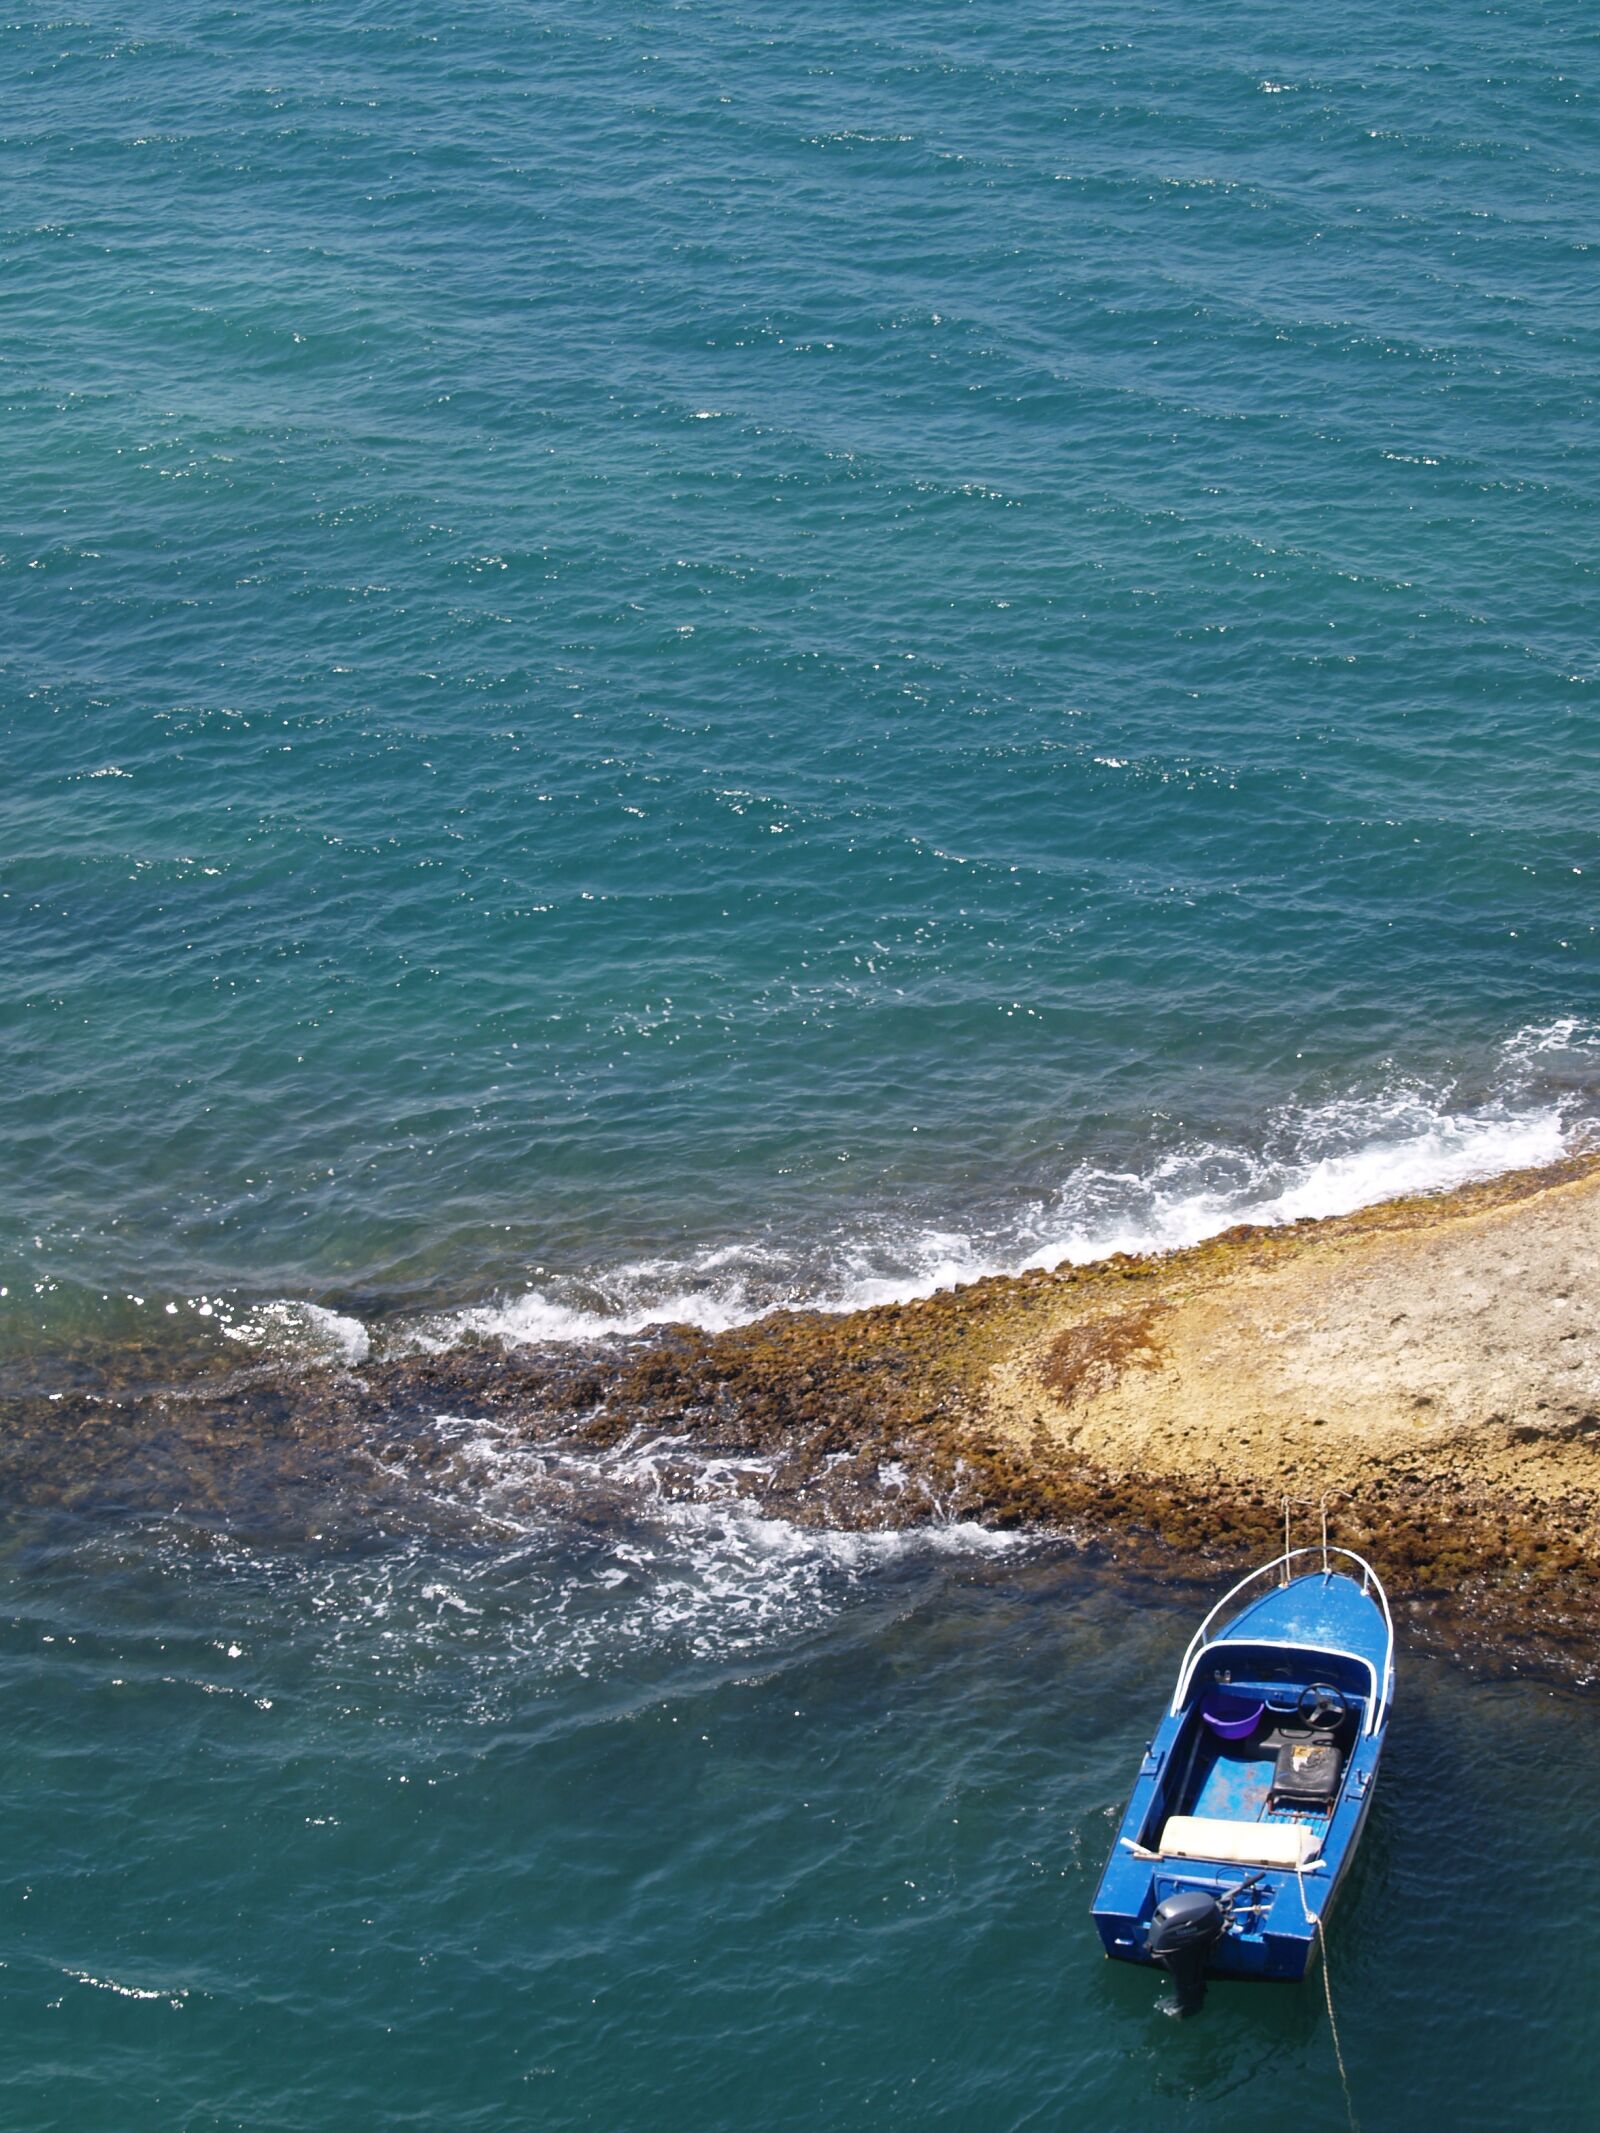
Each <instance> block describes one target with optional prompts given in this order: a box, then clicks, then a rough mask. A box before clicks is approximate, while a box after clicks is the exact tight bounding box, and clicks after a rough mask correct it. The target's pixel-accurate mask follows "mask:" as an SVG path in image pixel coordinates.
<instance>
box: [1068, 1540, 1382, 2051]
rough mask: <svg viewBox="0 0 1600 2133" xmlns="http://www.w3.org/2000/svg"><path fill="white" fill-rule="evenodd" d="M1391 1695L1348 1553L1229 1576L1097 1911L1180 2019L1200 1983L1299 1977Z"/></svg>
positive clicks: (1366, 1572) (1377, 1631) (1378, 1590)
mask: <svg viewBox="0 0 1600 2133" xmlns="http://www.w3.org/2000/svg"><path fill="white" fill-rule="evenodd" d="M1307 1557H1319V1558H1320V1561H1319V1563H1318V1565H1317V1567H1316V1568H1314V1569H1307V1568H1305V1567H1304V1561H1305V1558H1307ZM1333 1557H1338V1558H1340V1559H1341V1564H1342V1566H1349V1567H1340V1568H1335V1567H1334V1565H1333V1563H1332V1561H1331V1558H1333ZM1296 1564H1300V1565H1302V1568H1301V1569H1300V1570H1299V1571H1298V1572H1296V1569H1295V1566H1296ZM1274 1577H1276V1579H1277V1582H1276V1583H1273V1582H1271V1581H1272V1580H1273V1579H1274ZM1263 1588H1264V1589H1263ZM1393 1696H1394V1622H1393V1619H1392V1617H1391V1616H1390V1613H1389V1601H1388V1598H1387V1596H1386V1594H1385V1592H1384V1590H1383V1586H1382V1585H1381V1584H1380V1583H1379V1581H1378V1577H1377V1575H1376V1573H1375V1572H1374V1570H1373V1569H1372V1567H1371V1565H1370V1564H1369V1563H1367V1562H1365V1561H1364V1560H1363V1559H1362V1557H1360V1556H1359V1555H1353V1554H1352V1553H1351V1552H1350V1550H1349V1549H1347V1548H1329V1547H1326V1546H1324V1547H1322V1548H1293V1549H1290V1550H1289V1551H1288V1552H1287V1553H1286V1554H1284V1555H1281V1556H1279V1557H1278V1558H1277V1559H1276V1560H1275V1561H1273V1562H1270V1563H1264V1564H1263V1565H1262V1566H1261V1568H1260V1569H1259V1570H1253V1571H1251V1573H1250V1575H1249V1576H1248V1577H1246V1578H1241V1579H1240V1581H1239V1583H1238V1584H1237V1585H1235V1586H1234V1587H1233V1589H1232V1590H1231V1591H1230V1592H1228V1593H1225V1594H1224V1595H1223V1597H1222V1599H1220V1600H1219V1601H1218V1602H1217V1604H1216V1606H1215V1607H1214V1608H1213V1609H1212V1610H1211V1612H1210V1614H1208V1615H1207V1616H1206V1618H1205V1620H1204V1621H1203V1622H1202V1623H1201V1625H1200V1627H1199V1628H1198V1629H1197V1630H1196V1631H1195V1634H1194V1636H1193V1638H1192V1639H1191V1640H1190V1644H1189V1648H1188V1650H1187V1651H1186V1652H1185V1653H1184V1655H1183V1664H1182V1665H1181V1666H1180V1667H1179V1669H1178V1684H1177V1687H1176V1689H1175V1690H1174V1692H1173V1697H1172V1702H1171V1704H1170V1705H1169V1706H1168V1709H1167V1712H1166V1715H1165V1716H1164V1717H1163V1719H1162V1721H1161V1724H1160V1727H1159V1728H1158V1730H1157V1732H1156V1735H1155V1738H1154V1739H1153V1740H1152V1741H1151V1742H1150V1744H1149V1746H1148V1747H1147V1748H1146V1750H1145V1755H1144V1761H1143V1762H1142V1763H1141V1764H1140V1766H1139V1774H1138V1777H1137V1779H1136V1781H1135V1783H1134V1788H1133V1797H1132V1799H1131V1800H1129V1802H1128V1807H1127V1812H1126V1813H1125V1814H1124V1816H1123V1818H1122V1826H1121V1828H1120V1830H1119V1831H1118V1833H1117V1841H1116V1844H1115V1845H1114V1846H1113V1848H1112V1853H1111V1858H1110V1861H1109V1863H1108V1864H1107V1867H1106V1870H1105V1873H1104V1875H1103V1876H1102V1877H1101V1881H1100V1887H1099V1890H1098V1892H1097V1894H1096V1896H1095V1900H1094V1921H1095V1924H1096V1926H1097V1927H1098V1929H1099V1932H1100V1938H1101V1940H1102V1941H1103V1942H1104V1944H1105V1950H1106V1953H1107V1954H1108V1955H1110V1956H1114V1957H1116V1958H1117V1959H1118V1960H1119V1961H1122V1962H1130V1963H1155V1964H1159V1965H1160V1966H1161V1967H1162V1968H1163V1969H1165V1970H1167V1971H1168V1972H1169V1973H1170V1975H1171V1978H1172V1981H1173V1987H1174V1993H1175V1997H1176V2000H1177V2005H1178V2009H1179V2011H1180V2012H1182V2013H1186V2014H1187V2013H1189V2012H1192V2011H1193V2009H1194V2008H1196V2007H1198V2006H1199V2004H1200V2001H1201V1999H1202V1998H1203V1997H1204V1994H1205V1987H1206V1980H1207V1978H1208V1977H1253V1978H1285V1979H1295V1978H1302V1977H1304V1976H1305V1973H1306V1968H1307V1965H1308V1964H1309V1962H1310V1960H1311V1954H1312V1949H1313V1947H1314V1945H1315V1942H1316V1938H1317V1935H1318V1934H1319V1933H1321V1932H1322V1931H1323V1929H1324V1926H1325V1924H1326V1921H1327V1917H1328V1913H1329V1911H1330V1910H1331V1909H1332V1908H1333V1900H1334V1898H1335V1896H1337V1894H1338V1892H1339V1885H1340V1883H1341V1881H1342V1880H1343V1878H1344V1875H1345V1871H1346V1869H1347V1868H1348V1867H1349V1864H1350V1861H1351V1858H1352V1856H1353V1855H1354V1852H1355V1848H1356V1844H1357V1842H1358V1841H1359V1839H1360V1836H1361V1832H1362V1829H1363V1828H1364V1826H1365V1824H1366V1819H1367V1810H1368V1809H1369V1808H1370V1806H1371V1805H1372V1793H1373V1784H1374V1780H1375V1779H1376V1777H1377V1774H1378V1759H1379V1757H1380V1756H1381V1754H1382V1753H1383V1741H1384V1733H1385V1730H1386V1729H1387V1726H1388V1722H1389V1708H1390V1704H1391V1701H1392V1699H1393Z"/></svg>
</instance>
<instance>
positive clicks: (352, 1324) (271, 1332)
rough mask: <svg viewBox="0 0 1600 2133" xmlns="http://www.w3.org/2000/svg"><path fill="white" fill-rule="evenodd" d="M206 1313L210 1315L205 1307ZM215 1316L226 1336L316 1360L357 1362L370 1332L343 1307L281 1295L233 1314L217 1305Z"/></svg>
mask: <svg viewBox="0 0 1600 2133" xmlns="http://www.w3.org/2000/svg"><path fill="white" fill-rule="evenodd" d="M192 1307H193V1306H192V1303H191V1308H192ZM207 1315H208V1316H209V1315H211V1314H210V1312H209V1311H208V1312H207ZM217 1316H218V1318H219V1320H220V1321H221V1324H222V1330H223V1332H224V1333H225V1334H226V1335H227V1337H228V1339H229V1340H235V1341H243V1342H245V1343H246V1344H247V1345H249V1346H250V1347H253V1348H261V1349H264V1350H266V1351H267V1352H268V1353H269V1354H295V1355H301V1356H304V1357H306V1359H307V1360H308V1361H316V1362H337V1363H361V1362H365V1360H366V1358H367V1356H368V1354H369V1352H370V1350H371V1347H372V1339H371V1336H370V1334H369V1333H368V1332H367V1329H366V1327H365V1326H364V1325H363V1324H362V1323H361V1321H360V1319H359V1318H353V1317H351V1316H350V1314H349V1313H348V1312H344V1311H330V1310H328V1309H327V1308H326V1306H325V1305H323V1304H314V1303H296V1302H292V1301H290V1300H288V1299H284V1300H281V1301H279V1302H276V1303H264V1304H257V1305H256V1306H255V1307H254V1308H253V1309H252V1310H249V1311H246V1312H245V1313H244V1314H243V1315H242V1316H241V1317H237V1318H235V1317H233V1316H232V1315H231V1314H226V1313H225V1312H224V1310H223V1308H222V1307H221V1306H220V1305H219V1306H218V1308H217Z"/></svg>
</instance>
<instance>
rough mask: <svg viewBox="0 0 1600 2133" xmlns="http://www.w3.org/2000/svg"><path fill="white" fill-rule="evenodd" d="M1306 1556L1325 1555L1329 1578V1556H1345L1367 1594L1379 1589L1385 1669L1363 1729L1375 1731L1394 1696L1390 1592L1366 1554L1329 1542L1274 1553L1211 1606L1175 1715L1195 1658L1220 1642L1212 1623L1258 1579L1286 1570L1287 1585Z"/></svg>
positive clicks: (1182, 1670)
mask: <svg viewBox="0 0 1600 2133" xmlns="http://www.w3.org/2000/svg"><path fill="white" fill-rule="evenodd" d="M1303 1555H1316V1556H1320V1557H1321V1558H1322V1568H1323V1572H1324V1574H1325V1575H1326V1576H1329V1577H1331V1576H1332V1575H1333V1572H1332V1571H1331V1570H1330V1569H1329V1567H1328V1558H1329V1556H1330V1555H1342V1556H1343V1557H1344V1558H1345V1560H1346V1561H1347V1562H1351V1563H1354V1564H1355V1565H1356V1567H1357V1568H1358V1569H1359V1570H1360V1572H1361V1590H1362V1591H1363V1592H1365V1593H1372V1592H1376V1594H1377V1598H1378V1605H1379V1607H1381V1608H1382V1610H1383V1627H1384V1647H1383V1670H1382V1673H1381V1675H1380V1676H1378V1677H1376V1678H1375V1679H1374V1682H1373V1687H1374V1690H1375V1692H1376V1693H1375V1694H1374V1696H1373V1698H1372V1703H1371V1707H1370V1708H1369V1710H1368V1712H1367V1723H1366V1726H1365V1729H1364V1730H1365V1731H1366V1732H1368V1733H1376V1731H1377V1730H1378V1725H1379V1722H1380V1720H1381V1719H1382V1717H1383V1715H1384V1713H1385V1712H1386V1711H1387V1710H1388V1708H1389V1702H1390V1699H1391V1697H1392V1696H1393V1695H1394V1617H1393V1615H1391V1614H1390V1612H1389V1595H1388V1594H1387V1593H1386V1592H1385V1591H1384V1589H1383V1580H1382V1579H1381V1578H1380V1577H1379V1575H1378V1573H1377V1572H1376V1571H1375V1570H1374V1569H1373V1567H1372V1565H1371V1564H1370V1563H1369V1562H1368V1561H1367V1559H1366V1557H1365V1556H1364V1555H1357V1554H1356V1552H1355V1550H1354V1549H1353V1548H1332V1547H1330V1546H1329V1545H1328V1543H1327V1542H1326V1541H1324V1542H1323V1543H1322V1545H1321V1546H1320V1547H1315V1548H1286V1549H1285V1550H1284V1552H1283V1554H1282V1555H1275V1556H1274V1557H1273V1559H1272V1561H1271V1562H1270V1563H1263V1564H1262V1565H1261V1567H1260V1568H1259V1569H1258V1570H1252V1571H1250V1572H1249V1573H1248V1574H1247V1575H1246V1576H1244V1577H1242V1578H1241V1579H1240V1580H1239V1582H1238V1584H1237V1585H1234V1586H1233V1587H1231V1588H1230V1589H1229V1590H1228V1591H1227V1592H1225V1593H1224V1594H1223V1595H1222V1598H1221V1599H1220V1600H1218V1602H1217V1604H1216V1606H1215V1607H1213V1608H1212V1610H1211V1612H1210V1614H1208V1615H1207V1616H1206V1618H1205V1620H1204V1621H1203V1622H1202V1623H1201V1625H1200V1627H1199V1628H1198V1629H1197V1630H1196V1631H1195V1633H1194V1635H1193V1636H1192V1637H1191V1638H1190V1639H1189V1645H1188V1649H1187V1650H1186V1651H1185V1653H1184V1655H1183V1664H1182V1665H1181V1666H1180V1667H1179V1668H1178V1686H1177V1688H1176V1689H1175V1690H1174V1691H1173V1696H1172V1715H1173V1717H1174V1718H1176V1717H1177V1715H1178V1713H1179V1712H1180V1711H1181V1710H1182V1709H1183V1699H1184V1695H1185V1693H1186V1691H1187V1689H1188V1686H1189V1682H1190V1678H1191V1676H1192V1674H1193V1672H1194V1666H1195V1662H1196V1660H1197V1659H1198V1658H1199V1656H1200V1654H1201V1653H1202V1652H1203V1651H1204V1650H1205V1649H1206V1647H1207V1645H1208V1644H1209V1643H1211V1642H1215V1641H1217V1640H1215V1639H1211V1638H1208V1636H1207V1634H1206V1632H1207V1631H1208V1630H1209V1629H1210V1627H1211V1625H1212V1623H1213V1622H1215V1621H1216V1619H1217V1617H1218V1615H1220V1614H1221V1613H1222V1611H1223V1609H1224V1608H1226V1607H1230V1606H1231V1605H1232V1604H1233V1602H1234V1601H1235V1600H1236V1599H1237V1598H1238V1597H1239V1595H1240V1593H1242V1592H1244V1591H1245V1590H1247V1588H1248V1587H1249V1586H1251V1585H1253V1584H1254V1583H1255V1582H1256V1580H1257V1579H1258V1578H1264V1577H1270V1576H1271V1575H1272V1573H1273V1571H1275V1570H1281V1571H1283V1573H1284V1583H1285V1584H1287V1583H1288V1569H1289V1565H1290V1564H1291V1563H1293V1562H1296V1561H1298V1560H1299V1558H1300V1557H1301V1556H1303ZM1344 1656H1347V1657H1349V1658H1358V1657H1359V1655H1358V1654H1357V1653H1354V1652H1351V1653H1348V1654H1346V1655H1344Z"/></svg>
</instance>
